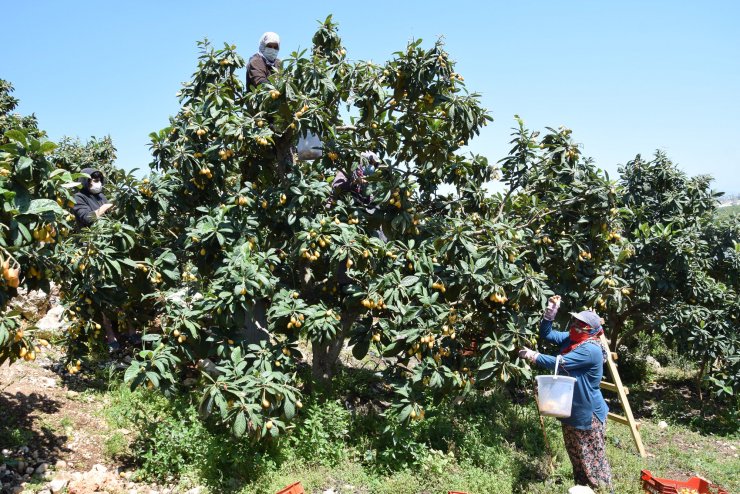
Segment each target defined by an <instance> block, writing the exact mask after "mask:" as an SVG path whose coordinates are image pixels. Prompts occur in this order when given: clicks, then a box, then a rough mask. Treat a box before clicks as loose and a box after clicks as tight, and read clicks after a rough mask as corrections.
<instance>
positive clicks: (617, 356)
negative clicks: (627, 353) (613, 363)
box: [611, 352, 619, 360]
mask: <svg viewBox="0 0 740 494" xmlns="http://www.w3.org/2000/svg"><path fill="white" fill-rule="evenodd" d="M611 354H612V360H617V359H618V358H619V355H617V352H611Z"/></svg>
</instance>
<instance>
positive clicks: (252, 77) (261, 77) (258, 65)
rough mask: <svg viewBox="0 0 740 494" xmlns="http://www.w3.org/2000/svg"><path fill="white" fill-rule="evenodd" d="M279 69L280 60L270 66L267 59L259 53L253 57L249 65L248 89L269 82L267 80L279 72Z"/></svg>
mask: <svg viewBox="0 0 740 494" xmlns="http://www.w3.org/2000/svg"><path fill="white" fill-rule="evenodd" d="M278 68H280V60H279V59H278V60H275V63H273V64H269V63H267V60H265V57H263V56H262V55H260V54H259V53H255V54H254V55H252V58H250V59H249V63H248V64H247V89H251V88H252V87H253V86H259V85H260V84H264V83H265V82H267V78H268V77H270V75H271V74H273V73H274V72H277V70H278Z"/></svg>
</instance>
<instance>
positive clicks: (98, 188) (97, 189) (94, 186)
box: [90, 182, 103, 194]
mask: <svg viewBox="0 0 740 494" xmlns="http://www.w3.org/2000/svg"><path fill="white" fill-rule="evenodd" d="M101 192H103V183H102V182H92V183H91V184H90V193H91V194H100V193H101Z"/></svg>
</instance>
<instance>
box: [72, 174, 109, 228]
mask: <svg viewBox="0 0 740 494" xmlns="http://www.w3.org/2000/svg"><path fill="white" fill-rule="evenodd" d="M82 173H85V174H87V175H88V176H89V177H90V178H87V177H83V178H80V180H79V183H80V185H81V188H80V190H79V192H77V193H76V194H75V205H74V208H73V209H72V211H73V212H74V216H75V219H76V220H77V227H78V228H84V227H88V226H90V225H92V224H93V223H95V222H96V221H97V220H98V218H100V217H101V216H103V215H104V214H105V213H107V212H108V210H109V209H110V208H112V207H113V204H111V203H110V201H108V199H107V198H106V197H105V195H103V186H104V185H105V177H104V176H103V173H102V172H101V171H100V170H95V169H94V168H85V169H83V170H82Z"/></svg>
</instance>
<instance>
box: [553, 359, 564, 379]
mask: <svg viewBox="0 0 740 494" xmlns="http://www.w3.org/2000/svg"><path fill="white" fill-rule="evenodd" d="M562 358H563V356H562V355H558V356H557V357H555V374H554V375H553V376H552V377H553V379H557V378H558V365H560V360H561V359H562Z"/></svg>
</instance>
